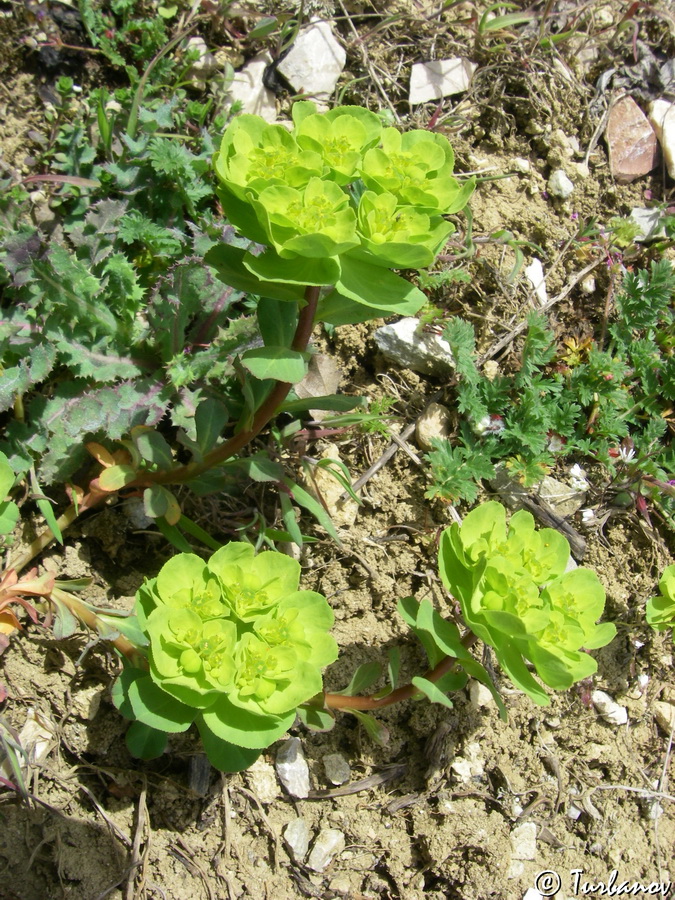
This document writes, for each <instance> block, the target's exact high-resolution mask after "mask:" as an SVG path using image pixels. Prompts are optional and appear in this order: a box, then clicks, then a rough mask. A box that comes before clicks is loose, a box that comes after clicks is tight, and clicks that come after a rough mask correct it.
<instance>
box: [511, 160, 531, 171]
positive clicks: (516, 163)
mask: <svg viewBox="0 0 675 900" xmlns="http://www.w3.org/2000/svg"><path fill="white" fill-rule="evenodd" d="M511 167H512V168H513V169H515V170H516V172H520V173H521V175H528V174H529V172H530V170H531V168H532V167H531V165H530V161H529V159H525V157H523V156H514V157H513V159H512V160H511Z"/></svg>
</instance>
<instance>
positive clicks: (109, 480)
mask: <svg viewBox="0 0 675 900" xmlns="http://www.w3.org/2000/svg"><path fill="white" fill-rule="evenodd" d="M137 474H138V473H137V472H136V469H135V468H134V467H133V466H127V465H119V466H109V467H108V468H107V469H104V470H103V471H102V472H101V474H100V475H99V479H98V483H99V484H100V485H101V487H102V488H103V490H104V491H111V492H112V491H119V490H121V489H122V488H123V487H124V486H125V485H126V484H129V483H130V482H132V481H134V479H135V478H136V475H137Z"/></svg>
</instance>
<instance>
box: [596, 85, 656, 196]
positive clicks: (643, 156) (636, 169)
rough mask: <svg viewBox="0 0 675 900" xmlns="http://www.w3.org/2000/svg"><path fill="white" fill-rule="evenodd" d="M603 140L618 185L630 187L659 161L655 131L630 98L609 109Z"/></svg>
mask: <svg viewBox="0 0 675 900" xmlns="http://www.w3.org/2000/svg"><path fill="white" fill-rule="evenodd" d="M605 140H606V141H607V149H608V151H609V167H610V170H611V173H612V175H613V177H614V179H615V180H616V181H618V182H619V184H630V182H631V181H635V179H636V178H640V177H641V176H643V175H647V174H648V173H649V172H651V171H652V169H653V168H654V167H655V166H656V165H657V163H658V161H659V143H658V141H657V139H656V134H655V133H654V129H653V128H652V126H651V125H650V124H649V120H648V119H647V116H645V114H644V113H643V112H642V110H641V109H640V107H639V106H638V105H637V103H636V102H635V100H633V98H632V97H629V96H625V97H621V99H620V100H617V101H616V103H614V105H613V106H612V108H611V110H610V112H609V118H608V120H607V127H606V129H605Z"/></svg>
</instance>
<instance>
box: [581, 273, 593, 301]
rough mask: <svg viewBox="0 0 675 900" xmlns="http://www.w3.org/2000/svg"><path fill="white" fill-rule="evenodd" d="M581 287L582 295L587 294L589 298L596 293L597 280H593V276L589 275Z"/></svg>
mask: <svg viewBox="0 0 675 900" xmlns="http://www.w3.org/2000/svg"><path fill="white" fill-rule="evenodd" d="M579 287H580V288H581V293H582V294H586V296H587V297H589V296H590V295H591V294H594V293H595V278H593V276H592V275H587V276H586V277H585V278H584V280H583V281H582V282H581V284H580V285H579Z"/></svg>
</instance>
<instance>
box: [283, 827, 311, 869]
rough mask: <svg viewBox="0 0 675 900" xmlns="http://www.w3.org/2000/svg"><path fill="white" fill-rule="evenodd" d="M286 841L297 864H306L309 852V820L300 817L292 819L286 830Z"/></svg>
mask: <svg viewBox="0 0 675 900" xmlns="http://www.w3.org/2000/svg"><path fill="white" fill-rule="evenodd" d="M284 840H285V841H286V843H287V844H288V847H289V849H290V851H291V853H292V854H293V858H294V859H295V861H296V862H297V863H302V862H304V859H305V857H306V856H307V851H308V850H309V824H308V823H307V819H303V818H302V816H298V818H297V819H291V821H290V822H289V823H288V825H287V826H286V827H285V828H284Z"/></svg>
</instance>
